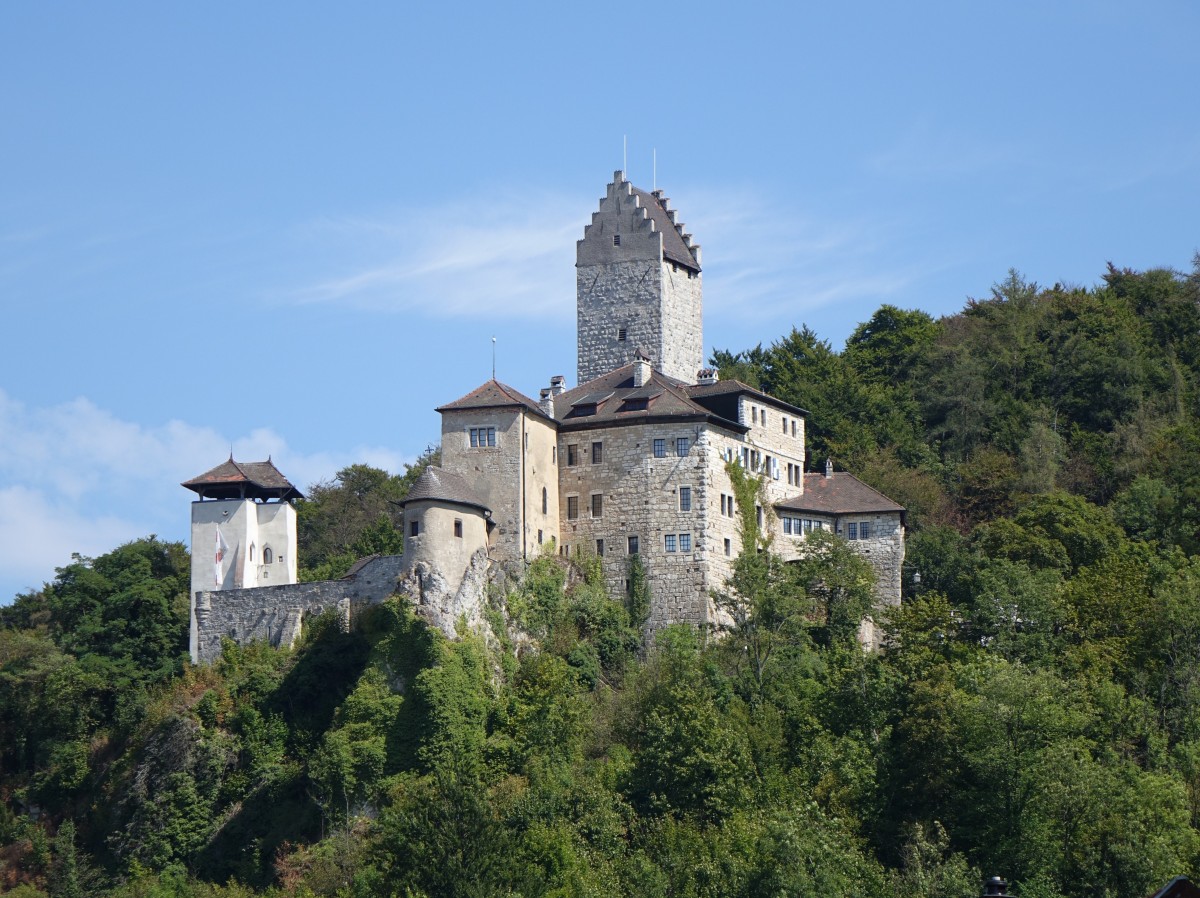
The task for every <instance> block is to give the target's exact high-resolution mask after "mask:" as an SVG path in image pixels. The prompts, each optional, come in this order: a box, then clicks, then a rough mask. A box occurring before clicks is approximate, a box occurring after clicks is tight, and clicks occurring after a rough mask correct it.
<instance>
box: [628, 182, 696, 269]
mask: <svg viewBox="0 0 1200 898" xmlns="http://www.w3.org/2000/svg"><path fill="white" fill-rule="evenodd" d="M632 190H633V195H634V196H636V197H637V198H638V200H639V201H640V203H641V206H642V208H643V209H645V210H646V211H647V212H648V213H649V214H650V220H651V221H653V222H654V228H655V230H657V231H661V232H662V235H663V258H664V259H666V260H667V261H668V262H678V263H679V264H680V265H685V266H687V267H688V268H690V269H692V271H699V270H700V262H699V260H697V259H696V255H695V253H693V252H692V248H691V246H689V245H688V242H687V241H686V240H684V237H683V229H682V226H680V225H677V224H676V223H675V220H674V218H673V217H672V216H671V211H670V210H669V209H668V208H667V200H666V199H665V198H664V197H663V193H662V191H661V190H655V191H654V192H653V193H649V192H647V191H645V190H641V189H639V188H637V187H633V188H632Z"/></svg>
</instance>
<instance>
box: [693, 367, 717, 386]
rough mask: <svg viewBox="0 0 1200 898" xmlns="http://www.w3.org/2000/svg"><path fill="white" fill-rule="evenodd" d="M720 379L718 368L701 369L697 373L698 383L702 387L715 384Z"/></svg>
mask: <svg viewBox="0 0 1200 898" xmlns="http://www.w3.org/2000/svg"><path fill="white" fill-rule="evenodd" d="M718 378H719V375H718V372H717V369H716V368H701V369H700V370H699V371H698V372H697V373H696V383H698V384H700V385H701V386H703V385H705V384H715V383H716V382H717V380H718Z"/></svg>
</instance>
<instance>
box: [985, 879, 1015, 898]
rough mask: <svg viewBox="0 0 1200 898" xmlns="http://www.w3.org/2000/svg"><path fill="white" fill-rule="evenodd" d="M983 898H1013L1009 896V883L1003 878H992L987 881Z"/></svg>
mask: <svg viewBox="0 0 1200 898" xmlns="http://www.w3.org/2000/svg"><path fill="white" fill-rule="evenodd" d="M982 898H1012V896H1011V895H1009V894H1008V882H1007V881H1005V879H1004V877H1002V876H991V877H989V878H987V879H985V880H984V881H983V896H982Z"/></svg>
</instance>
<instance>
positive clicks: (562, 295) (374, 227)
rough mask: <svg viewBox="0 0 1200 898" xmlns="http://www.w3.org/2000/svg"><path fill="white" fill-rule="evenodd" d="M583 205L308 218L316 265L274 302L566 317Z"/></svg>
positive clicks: (528, 199) (505, 198) (547, 197)
mask: <svg viewBox="0 0 1200 898" xmlns="http://www.w3.org/2000/svg"><path fill="white" fill-rule="evenodd" d="M592 202H594V201H590V200H582V199H580V198H578V197H565V196H556V195H551V194H541V195H539V194H522V195H519V196H518V195H511V194H510V195H501V194H493V195H491V196H480V197H477V198H475V199H473V200H472V201H471V202H469V203H468V202H465V201H454V202H451V203H449V204H447V205H446V206H443V207H441V208H435V209H434V208H425V209H400V210H396V211H394V212H393V213H391V214H388V215H384V216H380V217H375V218H362V217H359V218H330V219H324V220H321V221H317V222H313V223H311V224H309V225H308V226H306V227H305V228H303V229H302V230H301V232H300V234H299V235H298V238H299V239H300V240H301V241H302V242H303V243H304V244H305V245H306V246H307V247H309V248H310V250H311V253H312V255H313V257H314V258H315V259H316V260H317V262H318V264H319V265H321V266H323V267H324V268H325V271H324V273H321V274H317V275H315V276H313V277H311V278H310V280H309V282H308V283H307V284H305V285H303V286H300V287H298V288H295V289H293V290H290V291H288V292H286V293H285V294H284V295H283V297H282V298H283V299H284V300H285V301H291V302H309V303H311V302H320V303H344V304H348V305H352V306H355V307H358V308H367V309H376V310H381V311H388V312H398V311H417V312H421V313H423V314H425V315H429V316H431V317H440V318H462V317H472V318H478V317H484V318H495V319H506V318H545V317H547V316H552V317H553V316H559V317H569V316H570V315H571V314H572V312H573V304H572V302H571V300H572V298H573V297H574V295H575V283H574V273H573V269H574V266H573V256H574V247H575V241H576V240H577V239H579V238H580V237H582V236H583V226H584V224H585V223H586V221H587V219H586V214H581V212H580V210H581V209H583V210H586V209H589V208H590V206H591V204H592Z"/></svg>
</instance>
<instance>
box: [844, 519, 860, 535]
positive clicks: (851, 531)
mask: <svg viewBox="0 0 1200 898" xmlns="http://www.w3.org/2000/svg"><path fill="white" fill-rule="evenodd" d="M846 539H858V524H857V523H856V522H854V521H851V522H850V523H849V524H847V525H846Z"/></svg>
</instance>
